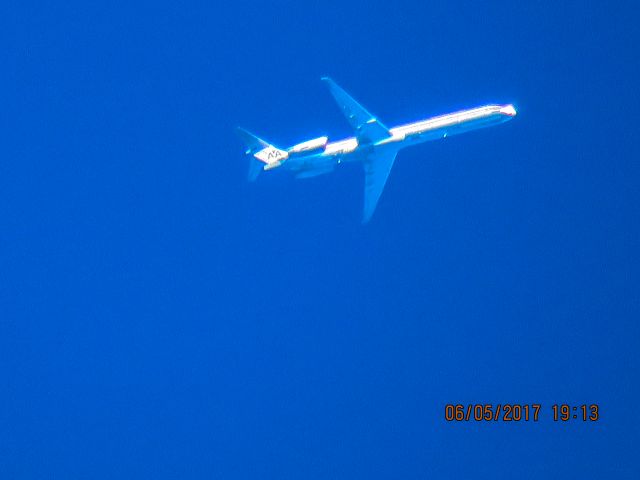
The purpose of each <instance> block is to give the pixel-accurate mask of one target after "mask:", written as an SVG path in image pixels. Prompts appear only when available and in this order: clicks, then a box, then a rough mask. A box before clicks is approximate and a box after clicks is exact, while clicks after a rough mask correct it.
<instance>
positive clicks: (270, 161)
mask: <svg viewBox="0 0 640 480" xmlns="http://www.w3.org/2000/svg"><path fill="white" fill-rule="evenodd" d="M236 132H237V134H238V136H239V137H240V139H241V140H242V141H243V142H244V144H245V145H246V147H247V150H246V152H245V153H246V154H247V155H251V158H249V175H248V178H249V181H250V182H253V181H254V180H255V179H256V178H258V175H259V174H260V171H262V170H271V169H272V168H276V167H279V166H280V165H282V162H284V161H285V160H286V159H287V158H288V157H289V154H288V153H287V152H286V151H284V150H280V149H279V148H277V147H275V146H273V145H271V144H270V143H268V142H265V141H264V140H262V139H261V138H259V137H256V136H255V135H254V134H252V133H250V132H247V131H246V130H245V129H243V128H240V127H238V128H237V129H236Z"/></svg>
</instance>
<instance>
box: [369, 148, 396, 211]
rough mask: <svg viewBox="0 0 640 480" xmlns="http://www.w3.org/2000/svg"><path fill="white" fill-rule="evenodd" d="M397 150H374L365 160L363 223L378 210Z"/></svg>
mask: <svg viewBox="0 0 640 480" xmlns="http://www.w3.org/2000/svg"><path fill="white" fill-rule="evenodd" d="M397 154H398V152H397V151H393V150H391V151H389V150H387V151H381V152H374V153H373V154H371V155H369V157H368V158H367V159H366V160H365V161H364V212H363V216H362V223H367V222H368V221H369V220H370V219H371V216H372V215H373V212H374V211H375V210H376V205H378V200H379V199H380V195H382V191H383V190H384V185H385V183H387V178H388V177H389V173H391V167H393V162H394V160H395V159H396V155H397Z"/></svg>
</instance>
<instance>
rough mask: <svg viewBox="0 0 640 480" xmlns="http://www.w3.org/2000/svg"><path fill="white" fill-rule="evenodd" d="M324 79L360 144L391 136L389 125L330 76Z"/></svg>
mask: <svg viewBox="0 0 640 480" xmlns="http://www.w3.org/2000/svg"><path fill="white" fill-rule="evenodd" d="M322 80H323V81H324V82H325V83H326V84H327V85H328V86H329V91H330V92H331V94H332V95H333V98H334V99H335V101H336V103H337V104H338V106H339V107H340V110H342V113H343V114H344V116H345V117H346V118H347V121H348V122H349V124H350V125H351V126H352V127H353V129H354V130H355V132H356V138H357V139H358V143H359V144H360V145H366V144H371V143H376V142H379V141H380V140H384V139H385V138H389V137H390V136H391V133H389V129H388V128H387V127H385V126H384V125H383V124H382V123H381V122H379V121H378V119H377V118H376V117H374V116H373V115H371V114H370V113H369V112H368V111H367V110H366V109H365V108H364V107H363V106H362V105H360V104H359V103H358V102H356V101H355V100H354V99H353V98H352V97H351V96H350V95H349V94H348V93H347V92H345V91H344V90H343V89H342V88H340V87H339V86H338V84H337V83H336V82H334V81H333V80H331V79H330V78H329V77H323V78H322Z"/></svg>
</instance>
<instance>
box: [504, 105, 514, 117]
mask: <svg viewBox="0 0 640 480" xmlns="http://www.w3.org/2000/svg"><path fill="white" fill-rule="evenodd" d="M500 113H502V114H504V115H509V116H510V117H515V116H516V114H517V113H518V112H516V109H515V107H514V106H513V105H511V104H509V105H505V106H504V107H502V108H501V109H500Z"/></svg>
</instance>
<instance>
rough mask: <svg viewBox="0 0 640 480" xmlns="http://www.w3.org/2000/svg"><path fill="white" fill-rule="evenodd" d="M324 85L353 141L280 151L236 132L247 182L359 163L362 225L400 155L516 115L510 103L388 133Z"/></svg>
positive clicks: (332, 86) (329, 82) (312, 142)
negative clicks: (275, 172) (245, 159)
mask: <svg viewBox="0 0 640 480" xmlns="http://www.w3.org/2000/svg"><path fill="white" fill-rule="evenodd" d="M322 81H324V82H325V83H326V84H327V86H328V87H329V91H330V92H331V94H332V95H333V98H334V99H335V101H336V103H337V104H338V106H339V107H340V109H341V110H342V113H343V114H344V115H345V117H346V118H347V121H348V122H349V124H350V125H351V127H352V128H353V129H354V131H355V136H354V137H351V138H346V139H344V140H339V141H336V142H329V141H328V138H327V137H326V136H325V137H319V138H315V139H313V140H307V141H306V142H302V143H299V144H297V145H294V146H293V147H290V148H287V149H285V150H282V149H280V148H278V147H275V146H274V145H273V144H271V143H269V142H266V141H264V140H262V139H261V138H259V137H257V136H255V135H253V134H251V133H249V132H248V131H246V130H244V129H242V128H240V127H238V128H237V133H238V135H239V137H240V139H241V140H242V141H243V142H244V143H245V144H246V146H247V150H246V152H245V153H246V154H247V155H251V157H250V159H249V162H250V165H249V181H254V180H255V179H256V178H257V176H258V174H259V173H260V172H261V171H271V170H274V169H276V168H280V169H283V170H290V171H292V172H294V173H295V174H296V178H310V177H315V176H317V175H322V174H325V173H330V172H332V171H333V170H334V168H335V167H336V166H337V165H340V164H341V163H343V162H351V161H358V162H361V163H362V164H363V166H364V175H365V182H364V210H363V216H362V223H367V222H368V221H369V220H370V219H371V217H372V215H373V212H374V211H375V209H376V205H377V204H378V200H379V199H380V195H381V194H382V191H383V190H384V186H385V183H386V182H387V178H388V177H389V173H390V172H391V168H392V167H393V162H394V161H395V159H396V155H397V154H398V151H399V150H401V149H403V148H405V147H409V146H412V145H417V144H419V143H422V142H427V141H430V140H437V139H440V138H446V137H449V136H452V135H457V134H460V133H464V132H468V131H470V130H476V129H478V128H484V127H489V126H492V125H497V124H499V123H504V122H506V121H508V120H511V119H512V118H513V117H515V116H516V109H515V107H514V106H513V105H512V104H503V105H495V104H492V105H485V106H482V107H477V108H471V109H468V110H461V111H458V112H454V113H449V114H446V115H441V116H437V117H432V118H428V119H426V120H421V121H418V122H415V123H409V124H405V125H400V126H398V127H394V128H387V127H385V126H384V124H383V123H382V122H380V120H378V119H377V118H376V117H374V116H373V115H372V114H371V113H369V112H368V111H367V110H366V109H365V108H364V107H363V106H362V105H360V104H359V103H358V102H356V101H355V100H354V99H353V98H352V97H351V96H350V95H349V94H348V93H347V92H345V91H344V90H343V89H342V88H340V87H339V86H338V85H337V84H336V83H335V82H334V81H333V80H331V79H330V78H329V77H323V78H322Z"/></svg>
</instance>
